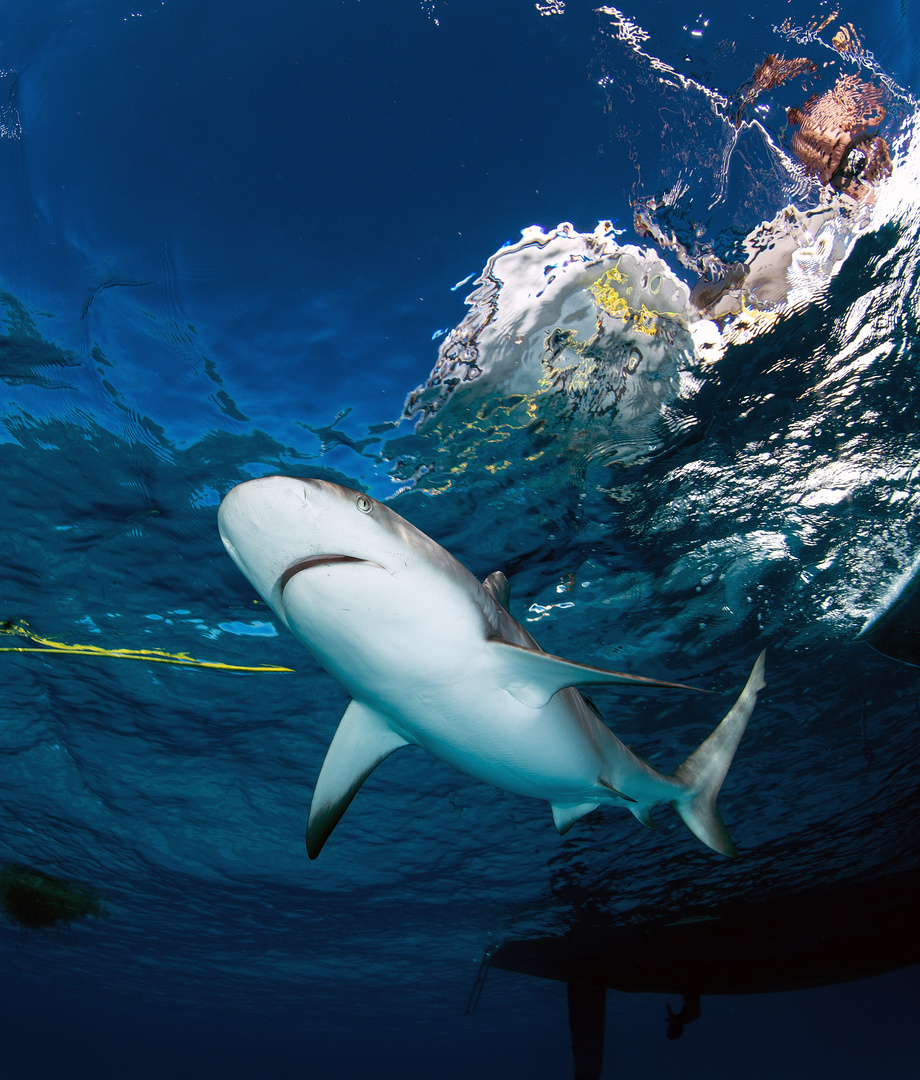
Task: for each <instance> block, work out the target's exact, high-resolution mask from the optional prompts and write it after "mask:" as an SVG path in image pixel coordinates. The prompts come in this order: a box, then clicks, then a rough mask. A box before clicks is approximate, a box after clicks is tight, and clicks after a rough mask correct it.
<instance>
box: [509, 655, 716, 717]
mask: <svg viewBox="0 0 920 1080" xmlns="http://www.w3.org/2000/svg"><path fill="white" fill-rule="evenodd" d="M489 649H490V650H491V651H492V655H493V656H494V657H495V658H496V660H497V662H498V664H499V665H500V667H501V672H500V678H501V684H502V686H503V687H504V689H505V690H507V691H508V693H509V694H511V696H512V697H514V698H517V700H518V701H520V702H521V703H522V704H524V705H529V706H530V708H532V709H542V708H543V706H544V705H545V704H546V703H547V702H548V701H549V699H550V698H551V697H552V696H553V694H555V693H556V692H557V691H558V690H561V689H562V688H563V687H565V686H583V685H586V684H589V683H619V684H621V685H623V686H670V687H676V688H677V689H680V690H695V689H696V687H695V686H686V685H685V684H684V683H675V682H665V681H664V680H662V679H647V678H645V676H643V675H627V674H625V673H624V672H622V671H607V670H605V669H604V668H598V667H592V666H591V665H590V664H578V663H576V662H575V661H574V660H563V658H562V657H561V656H553V655H552V653H545V652H538V651H537V650H535V649H526V648H524V647H523V646H521V645H512V644H511V643H510V642H507V641H490V642H489Z"/></svg>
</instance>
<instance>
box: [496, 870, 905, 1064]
mask: <svg viewBox="0 0 920 1080" xmlns="http://www.w3.org/2000/svg"><path fill="white" fill-rule="evenodd" d="M918 911H920V872H916V871H912V872H910V873H900V874H891V875H888V876H886V877H883V878H880V879H878V880H876V881H862V880H854V881H851V882H849V883H846V884H843V885H841V884H839V883H838V884H836V885H833V886H820V887H817V888H813V889H809V890H807V891H804V892H799V893H796V894H794V895H788V896H785V897H780V898H777V899H771V900H765V901H762V902H754V903H750V902H747V903H737V904H734V905H732V904H728V905H726V906H724V907H721V908H720V909H719V914H718V916H713V917H707V916H696V917H690V918H687V919H682V920H678V921H667V922H666V921H663V920H662V919H661V918H660V916H659V917H655V916H654V915H652V916H651V917H650V918H648V920H647V921H641V915H639V914H638V913H636V912H631V913H630V914H631V916H632V918H631V921H630V923H629V924H623V923H622V922H621V923H619V924H617V923H615V922H614V921H613V919H611V918H610V917H608V916H605V915H603V914H601V913H599V912H595V913H594V914H590V913H588V912H582V913H581V915H580V917H579V919H578V920H577V921H575V922H573V923H572V925H571V926H570V927H569V929H568V931H567V932H566V933H565V934H563V935H561V936H547V937H539V938H533V939H530V940H517V941H508V942H506V943H505V944H504V945H502V946H501V947H500V948H498V949H496V950H495V951H494V952H493V953H492V954H491V957H490V963H491V965H492V966H494V967H497V968H501V969H503V970H506V971H515V972H519V973H521V974H525V975H536V976H537V977H539V978H542V979H556V980H559V981H560V982H564V983H565V984H566V986H567V990H568V1007H569V1028H570V1031H571V1035H572V1055H573V1065H574V1076H575V1080H598V1078H599V1077H600V1075H601V1068H602V1065H603V1050H604V1005H605V999H606V994H607V991H608V990H618V991H620V992H622V993H632V994H643V993H644V994H673V995H675V996H679V997H680V998H681V1001H682V1004H681V1008H680V1009H679V1010H677V1011H674V1010H672V1008H671V1007H670V1005H669V1006H668V1012H667V1017H666V1018H665V1019H666V1021H667V1024H668V1027H667V1029H666V1034H667V1037H668V1038H670V1039H676V1038H679V1037H680V1036H681V1034H682V1033H683V1029H684V1026H685V1025H686V1024H688V1023H690V1022H692V1021H693V1020H696V1019H697V1018H698V1017H699V1016H700V1015H701V1003H700V999H701V997H703V996H704V995H706V994H720V995H725V994H763V993H771V992H778V991H784V990H804V989H809V988H814V987H820V986H828V985H831V984H834V983H841V982H848V981H850V980H853V979H862V978H867V977H869V976H873V975H882V974H885V973H887V972H890V971H895V970H897V969H899V968H903V967H907V966H909V965H911V964H915V963H920V921H918V919H917V912H918ZM637 916H638V919H639V921H637Z"/></svg>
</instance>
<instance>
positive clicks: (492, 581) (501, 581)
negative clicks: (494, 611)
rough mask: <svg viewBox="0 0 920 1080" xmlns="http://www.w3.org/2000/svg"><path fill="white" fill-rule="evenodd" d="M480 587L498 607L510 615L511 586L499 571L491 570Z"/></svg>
mask: <svg viewBox="0 0 920 1080" xmlns="http://www.w3.org/2000/svg"><path fill="white" fill-rule="evenodd" d="M482 587H483V588H484V589H485V590H486V592H487V593H488V594H489V596H491V597H492V599H493V600H494V601H495V603H496V604H498V605H499V607H503V608H504V609H505V611H507V612H508V613H509V614H510V607H509V605H510V604H511V586H510V585H509V584H508V579H507V578H506V577H505V575H504V574H503V573H502V572H501V570H493V571H492V573H491V574H489V576H488V577H487V578H486V579H485V581H484V582H483V583H482Z"/></svg>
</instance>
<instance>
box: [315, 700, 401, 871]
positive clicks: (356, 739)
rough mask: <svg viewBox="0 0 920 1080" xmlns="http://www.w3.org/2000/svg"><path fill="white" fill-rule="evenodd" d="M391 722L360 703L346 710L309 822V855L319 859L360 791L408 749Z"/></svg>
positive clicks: (320, 776)
mask: <svg viewBox="0 0 920 1080" xmlns="http://www.w3.org/2000/svg"><path fill="white" fill-rule="evenodd" d="M408 745H409V744H408V742H407V740H406V739H404V738H403V737H402V735H399V734H397V733H396V732H395V731H393V729H392V728H391V727H390V725H389V721H388V720H387V718H386V717H385V716H383V715H382V714H381V713H378V712H376V711H375V710H374V709H371V708H370V707H368V706H367V705H362V704H361V702H360V701H352V702H351V703H350V704H349V706H348V708H347V709H346V710H345V713H344V715H343V716H342V719H341V720H340V721H339V726H338V728H337V730H336V733H335V735H333V737H332V742H331V743H330V744H329V749H328V750H327V751H326V758H325V760H324V761H323V767H322V768H321V769H320V771H319V779H318V780H317V781H316V787H315V788H314V790H313V801H312V802H311V803H310V817H309V820H308V821H307V854H308V855H309V856H310V858H311V859H315V858H316V856H317V855H319V853H320V851H322V848H323V844H325V842H326V841H327V840H328V839H329V834H330V833H331V832H332V830H333V829H334V828H335V827H336V825H337V824H338V821H339V818H340V817H341V816H342V814H344V813H345V811H346V810H347V809H348V804H349V803H350V802H351V800H352V799H353V798H354V797H355V795H356V794H357V791H358V788H360V787H361V785H362V784H363V783H364V781H365V780H366V779H367V778H368V777H369V776H370V774H371V773H372V772H373V771H374V769H376V768H377V766H378V765H379V764H380V762H381V761H383V759H384V758H386V757H389V756H390V754H392V753H393V751H394V750H398V749H399V748H400V747H401V746H408Z"/></svg>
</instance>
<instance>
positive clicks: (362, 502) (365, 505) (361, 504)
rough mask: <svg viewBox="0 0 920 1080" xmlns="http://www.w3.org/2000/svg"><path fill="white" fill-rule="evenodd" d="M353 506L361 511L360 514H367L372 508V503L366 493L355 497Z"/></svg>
mask: <svg viewBox="0 0 920 1080" xmlns="http://www.w3.org/2000/svg"><path fill="white" fill-rule="evenodd" d="M355 506H357V508H358V509H359V510H360V511H361V513H362V514H369V513H370V512H371V510H373V509H374V504H373V503H372V502H371V500H370V499H369V498H368V497H367V496H366V495H359V496H358V497H357V498H356V499H355Z"/></svg>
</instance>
